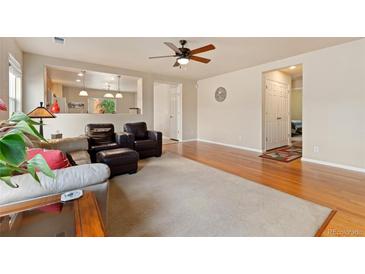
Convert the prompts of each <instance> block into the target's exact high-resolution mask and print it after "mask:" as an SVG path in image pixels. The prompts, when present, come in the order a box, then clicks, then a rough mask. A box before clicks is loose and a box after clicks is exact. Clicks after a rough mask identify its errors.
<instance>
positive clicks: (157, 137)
mask: <svg viewBox="0 0 365 274" xmlns="http://www.w3.org/2000/svg"><path fill="white" fill-rule="evenodd" d="M124 131H125V132H126V133H129V134H131V135H132V138H131V137H130V136H128V140H129V141H131V142H132V146H133V149H134V150H136V151H137V152H138V153H139V158H147V157H153V156H154V157H160V156H161V154H162V133H161V132H159V131H152V130H147V125H146V123H145V122H139V123H126V124H125V125H124Z"/></svg>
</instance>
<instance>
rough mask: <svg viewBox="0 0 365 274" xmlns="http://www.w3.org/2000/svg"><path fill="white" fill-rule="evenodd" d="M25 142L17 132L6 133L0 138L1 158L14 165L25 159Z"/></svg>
mask: <svg viewBox="0 0 365 274" xmlns="http://www.w3.org/2000/svg"><path fill="white" fill-rule="evenodd" d="M25 156H26V152H25V142H24V140H23V138H22V137H21V135H19V134H17V133H10V134H6V135H4V136H3V137H1V138H0V158H1V160H3V161H5V162H7V163H9V164H11V165H15V166H19V165H20V164H21V163H23V162H24V161H25Z"/></svg>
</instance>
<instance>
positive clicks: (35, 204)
mask: <svg viewBox="0 0 365 274" xmlns="http://www.w3.org/2000/svg"><path fill="white" fill-rule="evenodd" d="M60 199H61V195H59V194H58V195H52V196H47V197H42V198H39V199H34V200H31V201H27V202H24V203H17V204H15V205H8V206H3V207H0V236H23V237H32V236H40V237H42V236H68V237H71V236H76V237H103V236H105V230H104V224H103V221H102V218H101V214H100V210H99V207H98V204H97V201H96V198H95V195H94V193H92V192H84V195H83V196H82V197H81V198H80V199H77V200H74V201H70V202H66V203H61V202H60Z"/></svg>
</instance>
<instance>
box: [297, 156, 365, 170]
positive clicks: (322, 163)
mask: <svg viewBox="0 0 365 274" xmlns="http://www.w3.org/2000/svg"><path fill="white" fill-rule="evenodd" d="M302 161H303V162H309V163H314V164H319V165H325V166H331V167H337V168H342V169H347V170H351V171H357V172H363V173H365V168H361V167H354V166H347V165H342V164H336V163H331V162H326V161H320V160H314V159H309V158H303V157H302Z"/></svg>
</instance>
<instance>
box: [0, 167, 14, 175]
mask: <svg viewBox="0 0 365 274" xmlns="http://www.w3.org/2000/svg"><path fill="white" fill-rule="evenodd" d="M13 172H14V169H13V168H11V167H9V166H5V165H3V164H0V177H7V176H11V175H12V173H13Z"/></svg>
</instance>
